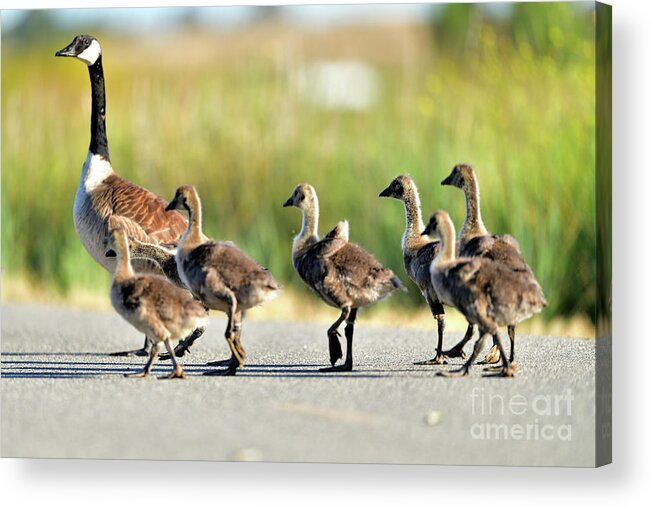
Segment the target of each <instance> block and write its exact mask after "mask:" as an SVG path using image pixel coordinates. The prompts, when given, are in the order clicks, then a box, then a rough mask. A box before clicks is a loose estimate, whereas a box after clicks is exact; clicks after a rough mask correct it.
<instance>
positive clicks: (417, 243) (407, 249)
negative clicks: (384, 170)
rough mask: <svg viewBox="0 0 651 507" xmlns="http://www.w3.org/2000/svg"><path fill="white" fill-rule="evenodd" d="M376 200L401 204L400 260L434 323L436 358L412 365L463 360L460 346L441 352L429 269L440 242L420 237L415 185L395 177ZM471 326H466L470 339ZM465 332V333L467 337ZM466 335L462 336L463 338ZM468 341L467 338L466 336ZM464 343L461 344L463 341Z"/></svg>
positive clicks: (440, 314) (438, 310)
mask: <svg viewBox="0 0 651 507" xmlns="http://www.w3.org/2000/svg"><path fill="white" fill-rule="evenodd" d="M380 197H393V198H394V199H398V200H399V201H402V202H403V203H404V205H405V218H406V225H405V233H404V234H403V236H402V259H403V262H404V265H405V271H407V275H409V278H411V279H412V281H413V282H414V283H415V284H416V285H417V286H418V288H419V289H420V292H421V294H422V295H423V297H424V298H425V301H426V302H427V305H428V306H429V309H430V311H431V312H432V315H433V316H434V318H435V319H436V321H437V323H438V343H437V346H436V355H435V356H434V358H432V359H428V360H426V361H419V362H417V363H414V364H446V363H447V361H446V359H445V358H446V356H447V357H461V358H465V354H464V352H463V345H461V346H460V347H459V346H457V347H455V348H453V349H450V350H448V351H447V352H443V331H444V330H445V310H444V309H443V304H442V303H441V302H440V301H439V298H438V296H437V295H436V291H435V290H434V287H433V286H432V279H431V277H430V274H429V267H430V265H431V264H432V261H433V260H434V257H435V256H436V254H437V253H438V252H439V250H440V249H441V243H440V242H438V241H433V240H431V239H430V238H427V237H424V236H422V235H421V233H422V232H423V230H424V229H425V225H424V224H423V218H422V215H421V208H420V197H419V195H418V188H417V187H416V183H415V182H414V180H413V179H412V178H411V176H408V175H406V174H403V175H400V176H396V177H395V178H394V179H393V181H391V183H390V184H389V186H388V187H387V188H385V189H384V190H382V192H380ZM472 332H473V327H472V325H469V326H468V333H470V336H472ZM468 333H467V334H468ZM467 334H466V336H467ZM468 338H470V337H468ZM464 339H465V337H464ZM466 341H467V340H466ZM463 343H464V344H465V342H463Z"/></svg>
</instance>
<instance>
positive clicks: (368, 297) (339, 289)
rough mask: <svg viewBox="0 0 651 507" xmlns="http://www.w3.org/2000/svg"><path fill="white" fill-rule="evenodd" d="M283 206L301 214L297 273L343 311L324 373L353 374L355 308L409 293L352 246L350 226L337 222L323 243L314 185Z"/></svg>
mask: <svg viewBox="0 0 651 507" xmlns="http://www.w3.org/2000/svg"><path fill="white" fill-rule="evenodd" d="M283 206H295V207H297V208H299V209H300V210H301V211H302V213H303V225H302V227H301V232H299V233H298V235H297V236H296V237H295V238H294V241H293V244H292V263H293V265H294V269H295V270H296V272H297V273H298V275H299V276H300V277H301V279H302V280H303V281H304V282H305V283H306V284H307V285H308V287H310V288H311V289H312V290H314V292H316V293H317V294H318V295H319V296H320V297H321V299H322V300H323V301H325V302H326V303H327V304H329V305H330V306H334V307H335V308H338V309H339V310H341V315H340V316H339V318H338V319H337V320H336V321H335V322H334V324H332V326H330V328H329V329H328V343H329V349H330V364H331V365H332V366H331V367H329V368H321V369H320V371H323V372H334V371H351V370H352V369H353V332H354V326H355V319H356V317H357V310H358V309H359V308H362V307H365V306H369V305H371V304H373V303H375V302H376V301H379V300H380V299H384V298H385V297H387V296H389V295H390V294H391V293H393V291H395V290H396V289H403V290H406V289H405V287H404V286H403V284H402V282H401V281H400V280H399V279H398V277H397V276H395V275H394V274H393V271H391V270H390V269H387V268H385V267H383V266H382V265H381V264H380V263H379V262H378V261H377V260H376V259H375V257H373V256H372V255H371V254H370V253H368V252H367V251H366V250H364V249H362V248H361V247H359V246H358V245H355V244H354V243H349V242H348V222H346V221H344V222H339V223H338V224H337V226H336V227H335V228H334V229H333V230H332V231H330V232H329V233H328V234H327V235H326V236H324V238H323V239H319V236H318V226H319V202H318V199H317V196H316V191H315V190H314V188H313V187H312V186H311V185H309V184H307V183H303V184H301V185H298V186H297V187H296V188H295V189H294V191H293V192H292V195H291V196H290V197H289V199H287V201H285V203H284V204H283ZM344 321H346V328H345V335H346V344H347V350H346V360H345V361H344V363H343V364H341V365H338V366H335V364H336V362H337V361H338V360H339V359H341V357H342V350H341V343H340V342H339V337H340V336H341V335H340V334H339V331H338V329H339V326H340V325H341V323H342V322H344Z"/></svg>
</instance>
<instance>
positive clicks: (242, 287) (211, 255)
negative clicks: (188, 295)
mask: <svg viewBox="0 0 651 507" xmlns="http://www.w3.org/2000/svg"><path fill="white" fill-rule="evenodd" d="M167 209H168V210H172V209H180V210H185V211H187V212H188V226H187V228H186V230H185V232H184V233H183V236H182V237H181V240H180V241H179V246H178V248H177V252H176V266H177V269H178V272H179V275H180V277H181V280H183V283H184V284H185V285H186V286H187V287H188V288H189V289H190V291H192V293H193V294H194V295H195V296H196V297H197V298H199V299H200V300H201V301H202V302H203V303H204V304H205V305H206V306H207V307H208V308H211V309H213V310H220V311H222V312H225V313H226V315H227V316H228V325H227V326H226V333H225V337H226V341H227V342H228V345H229V347H230V349H231V358H230V360H228V361H227V362H226V364H227V366H228V367H227V368H226V370H215V371H210V372H207V373H205V374H206V375H235V373H236V371H237V368H238V367H241V366H243V365H244V358H245V357H246V352H245V351H244V348H243V347H242V344H241V342H240V334H241V331H242V319H243V318H244V312H245V311H246V310H248V309H249V308H253V307H254V306H258V305H261V304H263V303H265V302H266V301H269V300H271V299H273V298H274V297H276V296H277V295H278V291H279V290H280V288H281V287H280V285H279V284H278V283H277V282H276V280H274V278H273V276H272V275H271V273H270V272H269V271H268V270H266V269H265V268H263V267H261V266H260V265H258V264H257V263H256V262H255V261H254V260H253V259H251V257H249V256H248V255H247V254H245V253H244V252H242V251H241V250H240V249H239V248H237V247H236V246H235V245H234V244H233V243H232V242H230V241H211V240H210V239H209V238H207V237H206V236H205V235H204V234H203V232H202V218H201V201H200V200H199V195H198V194H197V191H196V189H195V188H194V187H192V186H189V185H186V186H182V187H179V188H178V189H177V190H176V194H175V195H174V198H173V199H172V201H170V203H169V204H168V206H167ZM208 364H209V365H223V364H225V363H224V361H216V362H212V363H208Z"/></svg>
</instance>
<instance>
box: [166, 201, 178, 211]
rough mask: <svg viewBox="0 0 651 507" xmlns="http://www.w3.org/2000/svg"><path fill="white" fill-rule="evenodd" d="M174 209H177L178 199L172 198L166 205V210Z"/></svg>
mask: <svg viewBox="0 0 651 507" xmlns="http://www.w3.org/2000/svg"><path fill="white" fill-rule="evenodd" d="M173 209H176V199H172V200H171V201H170V203H169V204H168V205H167V206H165V211H172V210H173Z"/></svg>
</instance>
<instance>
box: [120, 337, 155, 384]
mask: <svg viewBox="0 0 651 507" xmlns="http://www.w3.org/2000/svg"><path fill="white" fill-rule="evenodd" d="M159 347H160V342H156V343H154V342H153V341H151V346H150V348H149V360H148V361H147V364H145V369H144V370H142V371H138V372H135V373H125V374H124V376H125V377H130V378H139V377H146V376H148V375H149V373H150V372H151V368H152V366H153V365H154V361H155V360H156V358H157V357H158V349H159Z"/></svg>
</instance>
